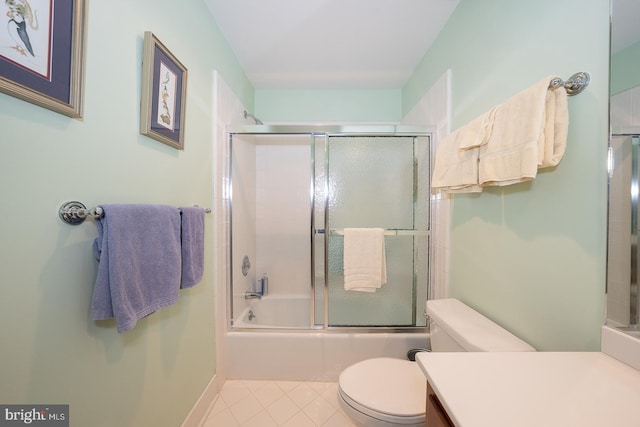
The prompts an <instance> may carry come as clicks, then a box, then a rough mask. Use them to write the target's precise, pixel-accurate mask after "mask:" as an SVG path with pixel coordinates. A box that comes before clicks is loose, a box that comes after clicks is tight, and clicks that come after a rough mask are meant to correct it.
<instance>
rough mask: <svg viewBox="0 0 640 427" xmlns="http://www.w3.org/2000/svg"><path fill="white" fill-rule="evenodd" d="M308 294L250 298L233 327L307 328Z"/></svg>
mask: <svg viewBox="0 0 640 427" xmlns="http://www.w3.org/2000/svg"><path fill="white" fill-rule="evenodd" d="M310 304H311V301H310V299H309V297H308V296H297V295H293V296H287V295H285V296H275V295H273V296H272V295H269V296H266V297H263V298H262V299H260V300H257V299H256V300H252V302H251V303H250V304H249V306H248V307H247V308H245V309H244V310H243V311H242V313H241V314H240V315H239V316H238V319H237V320H236V321H234V323H233V327H234V328H262V329H264V328H268V329H279V328H285V329H298V328H304V329H308V328H309V327H310V325H311V305H310Z"/></svg>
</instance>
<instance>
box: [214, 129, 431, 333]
mask: <svg viewBox="0 0 640 427" xmlns="http://www.w3.org/2000/svg"><path fill="white" fill-rule="evenodd" d="M434 133H435V128H434V127H432V126H411V125H244V126H237V127H232V128H230V129H228V130H227V144H228V151H227V153H228V159H227V161H228V166H227V180H226V184H225V186H226V188H225V190H224V193H225V194H227V195H228V197H227V206H226V210H227V214H228V224H229V225H228V230H229V244H228V251H227V256H228V262H227V265H228V274H227V275H226V277H227V283H226V287H227V290H228V297H227V301H226V306H227V330H230V331H231V330H233V331H243V330H246V331H265V332H269V331H270V332H276V331H277V332H282V331H283V330H284V331H286V330H287V329H270V328H260V329H253V328H237V327H234V326H233V320H234V319H233V315H234V312H233V268H231V267H232V266H233V238H232V236H233V222H232V221H233V216H232V212H233V197H232V194H233V191H232V172H233V171H232V146H233V136H234V135H301V136H303V135H308V136H309V138H310V150H311V164H310V167H311V180H310V181H311V182H310V227H311V229H310V236H311V239H310V245H311V260H310V261H311V263H310V269H311V274H310V276H311V277H310V279H311V280H310V283H311V288H310V319H309V327H308V328H304V329H298V328H296V329H293V330H295V332H305V331H306V332H318V331H334V332H340V331H349V332H361V333H370V332H387V333H389V332H392V333H393V332H404V333H407V332H415V333H421V332H425V331H427V330H428V325H425V326H417V325H416V326H369V327H367V326H330V325H329V278H328V242H327V241H326V239H327V237H328V235H329V234H328V233H326V234H325V230H326V228H327V221H328V194H326V192H327V191H328V188H325V198H324V206H323V211H324V221H323V222H324V227H325V228H324V229H322V230H320V229H317V228H316V226H315V207H316V202H317V200H316V146H315V143H316V138H318V137H323V138H324V151H325V152H324V161H325V174H326V178H325V185H326V183H327V182H328V179H329V174H328V173H329V165H328V162H329V153H328V150H329V138H330V137H359V136H360V137H378V136H386V137H394V136H395V137H414V138H418V137H423V138H427V139H428V145H429V146H428V153H429V162H430V165H429V170H430V171H431V170H432V167H433V155H432V154H433V151H432V146H431V144H432V143H433V134H434ZM414 155H415V153H414ZM414 162H415V157H414ZM414 167H415V165H414ZM415 179H416V177H415V170H414V186H415V185H416V182H415ZM415 202H416V201H415V199H414V204H415ZM431 221H432V209H431V203H429V223H430V226H429V230H427V231H424V232H421V234H419V235H422V236H425V235H426V236H427V237H428V238H429V239H431ZM398 233H400V232H398ZM317 234H324V236H325V242H324V245H323V246H324V252H325V253H324V263H325V265H324V284H323V290H324V307H323V310H324V313H323V321H324V324H317V323H316V320H315V313H316V304H315V300H316V296H315V293H316V277H315V276H316V261H315V258H316V251H315V245H316V235H317ZM416 235H418V234H416ZM428 246H429V249H430V248H431V242H430V241H429V243H428ZM414 250H415V243H414ZM429 252H430V250H429ZM414 257H415V254H414ZM428 258H430V255H429V257H428ZM428 262H429V260H428ZM429 264H430V262H429ZM430 269H431V265H429V271H430ZM414 270H415V265H414ZM429 275H430V273H429ZM413 276H414V278H413V280H414V282H415V280H416V279H415V271H414V275H413ZM415 292H416V286H413V293H414V296H413V302H412V304H413V310H412V311H413V314H412V316H413V323H414V324H415V323H416V304H417V302H416V296H415ZM430 294H431V291H430V289H427V296H428V297H429V295H430Z"/></svg>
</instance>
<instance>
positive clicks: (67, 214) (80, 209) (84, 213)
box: [58, 201, 211, 225]
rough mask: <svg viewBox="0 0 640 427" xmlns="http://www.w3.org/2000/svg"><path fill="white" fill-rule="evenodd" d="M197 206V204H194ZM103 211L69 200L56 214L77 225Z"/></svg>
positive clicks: (98, 207) (98, 215)
mask: <svg viewBox="0 0 640 427" xmlns="http://www.w3.org/2000/svg"><path fill="white" fill-rule="evenodd" d="M196 207H197V205H196ZM204 211H205V213H208V214H210V213H211V209H208V208H207V209H205V210H204ZM103 215H104V211H103V209H102V208H101V207H100V206H96V207H94V208H91V209H87V207H86V206H85V205H84V203H81V202H77V201H71V202H66V203H63V204H62V206H60V209H58V216H59V217H60V219H61V220H62V221H64V222H66V223H67V224H71V225H78V224H82V223H83V222H84V220H85V219H87V218H93V219H97V218H102V216H103Z"/></svg>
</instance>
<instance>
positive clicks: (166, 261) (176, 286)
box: [91, 204, 181, 332]
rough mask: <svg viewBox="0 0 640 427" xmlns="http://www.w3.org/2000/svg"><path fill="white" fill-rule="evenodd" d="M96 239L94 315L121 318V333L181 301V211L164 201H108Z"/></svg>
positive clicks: (99, 223) (104, 206)
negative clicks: (134, 202)
mask: <svg viewBox="0 0 640 427" xmlns="http://www.w3.org/2000/svg"><path fill="white" fill-rule="evenodd" d="M102 209H104V217H103V218H102V219H100V220H98V221H96V223H97V226H98V238H97V239H96V241H95V242H94V251H95V254H96V258H97V259H98V260H99V261H100V262H99V265H98V274H97V277H96V283H95V286H94V289H93V300H92V304H91V312H92V314H93V319H94V320H104V319H111V318H115V320H116V325H117V327H118V332H126V331H128V330H130V329H131V328H133V327H134V326H135V324H136V322H137V321H138V319H141V318H143V317H145V316H148V315H149V314H151V313H153V312H155V311H157V310H158V309H160V308H162V307H166V306H169V305H171V304H173V303H175V302H176V301H177V300H178V292H179V290H180V274H181V265H180V264H181V254H180V212H179V211H178V209H177V208H175V207H172V206H163V205H142V204H132V205H102Z"/></svg>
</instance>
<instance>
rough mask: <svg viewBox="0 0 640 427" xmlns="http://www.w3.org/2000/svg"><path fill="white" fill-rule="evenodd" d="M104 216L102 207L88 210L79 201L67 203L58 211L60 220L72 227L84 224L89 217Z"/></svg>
mask: <svg viewBox="0 0 640 427" xmlns="http://www.w3.org/2000/svg"><path fill="white" fill-rule="evenodd" d="M102 214H103V210H102V208H101V207H100V206H96V207H95V208H93V209H87V207H86V206H85V205H84V204H83V203H81V202H77V201H71V202H66V203H64V204H63V205H62V206H60V209H59V210H58V215H59V216H60V219H61V220H62V221H64V222H66V223H67V224H71V225H78V224H82V223H83V222H84V220H85V219H87V218H89V217H94V218H100V217H102Z"/></svg>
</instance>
